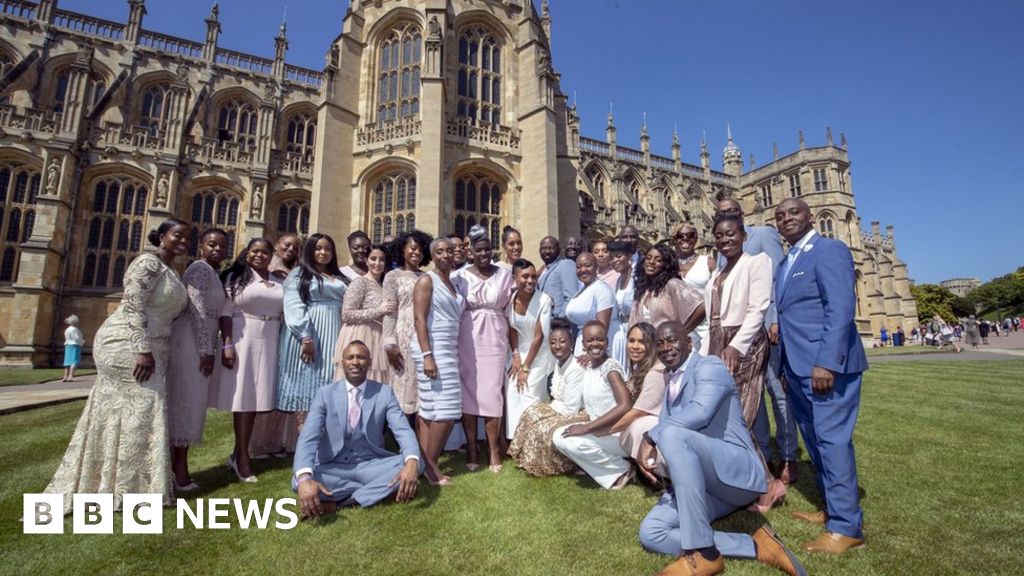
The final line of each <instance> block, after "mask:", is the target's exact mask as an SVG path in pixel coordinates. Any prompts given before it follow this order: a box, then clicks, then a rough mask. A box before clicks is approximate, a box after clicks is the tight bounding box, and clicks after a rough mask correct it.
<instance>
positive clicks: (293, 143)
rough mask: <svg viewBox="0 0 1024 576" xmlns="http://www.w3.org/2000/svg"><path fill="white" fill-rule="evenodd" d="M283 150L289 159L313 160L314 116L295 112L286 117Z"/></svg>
mask: <svg viewBox="0 0 1024 576" xmlns="http://www.w3.org/2000/svg"><path fill="white" fill-rule="evenodd" d="M285 138H286V142H285V152H286V153H287V155H288V158H289V159H290V160H299V161H301V162H305V163H312V162H313V153H314V148H315V147H316V116H312V115H310V114H296V115H294V116H292V117H291V118H289V119H288V133H287V134H286V135H285Z"/></svg>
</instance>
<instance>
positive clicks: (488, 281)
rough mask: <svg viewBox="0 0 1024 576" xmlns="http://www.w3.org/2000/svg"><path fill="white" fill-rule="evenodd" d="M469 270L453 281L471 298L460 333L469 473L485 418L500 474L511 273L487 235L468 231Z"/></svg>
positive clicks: (493, 462)
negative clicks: (498, 261) (497, 258)
mask: <svg viewBox="0 0 1024 576" xmlns="http://www.w3.org/2000/svg"><path fill="white" fill-rule="evenodd" d="M469 239H470V246H469V250H468V254H467V257H468V258H469V261H470V262H471V265H470V266H467V267H465V268H463V269H462V270H459V271H458V272H457V273H456V275H455V277H454V278H453V279H452V280H453V284H454V285H455V287H456V289H457V290H459V292H461V293H462V295H463V296H464V297H465V298H466V310H465V312H463V313H462V324H461V326H460V328H459V377H460V379H461V380H462V427H463V431H464V432H465V433H466V468H468V469H469V470H471V471H473V470H477V469H479V467H480V463H479V460H478V458H479V456H478V452H477V443H476V432H477V429H476V425H477V421H476V419H477V417H479V416H482V417H483V418H484V431H485V432H486V433H487V445H488V449H489V452H490V468H491V471H492V472H500V471H501V445H500V442H501V414H502V408H503V406H504V398H503V395H502V390H503V388H504V386H505V367H506V363H505V361H506V359H507V358H508V354H509V347H508V346H509V344H508V315H507V310H508V303H509V300H511V298H512V289H513V287H514V285H515V284H514V281H513V279H512V273H511V272H509V271H508V270H507V269H505V268H503V267H501V266H497V265H495V264H494V262H493V261H492V256H493V255H494V253H493V251H492V249H491V240H490V238H488V237H487V230H485V229H484V228H483V227H482V226H473V227H472V228H471V229H470V230H469Z"/></svg>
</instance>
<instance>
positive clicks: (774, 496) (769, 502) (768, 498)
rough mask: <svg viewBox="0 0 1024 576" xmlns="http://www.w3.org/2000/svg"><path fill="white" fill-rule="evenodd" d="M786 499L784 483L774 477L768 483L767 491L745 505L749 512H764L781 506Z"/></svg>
mask: <svg viewBox="0 0 1024 576" xmlns="http://www.w3.org/2000/svg"><path fill="white" fill-rule="evenodd" d="M785 501H786V485H785V484H784V483H783V482H782V480H779V479H777V478H776V479H774V480H772V481H771V482H769V483H768V491H767V492H765V493H764V494H762V495H761V497H760V498H758V499H757V502H754V503H753V504H751V505H750V506H748V507H747V510H748V511H750V512H757V513H760V514H764V513H765V512H767V511H769V510H771V509H772V508H774V507H776V506H781V505H782V504H784V503H785Z"/></svg>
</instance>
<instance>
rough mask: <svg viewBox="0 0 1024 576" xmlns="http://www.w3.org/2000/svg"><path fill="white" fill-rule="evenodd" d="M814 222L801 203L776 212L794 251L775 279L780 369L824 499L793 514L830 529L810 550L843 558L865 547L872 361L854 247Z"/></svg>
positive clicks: (795, 200)
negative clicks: (864, 428)
mask: <svg viewBox="0 0 1024 576" xmlns="http://www.w3.org/2000/svg"><path fill="white" fill-rule="evenodd" d="M811 222H812V219H811V211H810V208H808V207H807V204H806V203H805V202H803V201H802V200H800V199H798V198H787V199H786V200H784V201H782V203H780V204H779V206H778V207H777V208H776V209H775V223H776V224H777V225H778V227H779V231H780V232H782V236H783V237H784V238H785V239H786V242H788V243H789V245H790V246H791V247H792V248H790V250H789V254H788V255H787V256H786V259H785V261H784V262H783V263H782V265H781V266H780V267H779V269H778V270H777V271H776V274H775V302H776V304H777V307H778V313H779V352H780V356H781V359H782V370H783V373H784V374H785V376H786V381H787V383H788V384H789V398H790V399H791V400H792V406H793V409H794V414H795V416H796V420H797V423H798V424H799V426H800V431H801V432H802V433H803V436H804V443H805V444H806V446H807V452H808V453H809V454H810V457H811V461H812V462H813V464H814V469H815V474H816V476H817V478H816V480H817V483H818V488H819V490H821V491H822V495H821V496H822V499H823V500H824V501H825V510H824V511H823V512H817V513H813V514H809V513H805V512H795V513H794V514H793V516H794V517H796V518H798V519H801V520H805V521H808V522H813V523H817V524H824V525H825V530H826V531H825V533H823V534H822V535H821V536H818V537H817V538H815V539H814V540H811V541H810V542H807V543H805V544H804V546H803V548H804V550H807V551H810V552H827V553H831V554H843V553H845V552H846V551H848V550H850V549H852V548H856V547H858V546H860V545H862V544H863V543H864V532H863V529H862V528H863V524H864V513H863V511H862V510H861V507H860V495H859V494H858V484H857V465H856V460H855V457H854V450H853V428H854V426H855V425H856V423H857V411H858V409H859V408H860V385H861V374H862V373H863V372H864V371H865V370H867V369H868V360H867V356H866V355H865V354H864V346H863V345H862V344H861V341H860V335H859V334H858V333H857V326H856V325H855V324H854V312H855V310H856V306H857V296H856V293H855V292H854V282H855V281H856V279H855V272H854V268H853V257H852V256H851V255H850V249H849V248H847V247H846V245H845V244H843V243H842V242H840V241H838V240H832V239H829V238H825V237H822V236H820V235H819V234H818V233H817V232H815V231H814V229H813V228H812V227H811Z"/></svg>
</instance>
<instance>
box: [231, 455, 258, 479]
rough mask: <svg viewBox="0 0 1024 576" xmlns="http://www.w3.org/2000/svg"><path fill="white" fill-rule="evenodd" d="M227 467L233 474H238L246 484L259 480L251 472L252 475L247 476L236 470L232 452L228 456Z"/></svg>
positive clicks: (236, 465)
mask: <svg viewBox="0 0 1024 576" xmlns="http://www.w3.org/2000/svg"><path fill="white" fill-rule="evenodd" d="M228 468H230V469H231V471H232V472H234V473H235V476H238V479H239V480H241V481H242V482H245V483H246V484H255V483H257V482H259V479H258V478H256V475H255V474H252V475H249V476H242V473H241V472H239V471H238V463H237V462H235V455H234V454H232V455H231V456H228Z"/></svg>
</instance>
